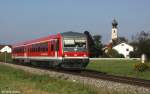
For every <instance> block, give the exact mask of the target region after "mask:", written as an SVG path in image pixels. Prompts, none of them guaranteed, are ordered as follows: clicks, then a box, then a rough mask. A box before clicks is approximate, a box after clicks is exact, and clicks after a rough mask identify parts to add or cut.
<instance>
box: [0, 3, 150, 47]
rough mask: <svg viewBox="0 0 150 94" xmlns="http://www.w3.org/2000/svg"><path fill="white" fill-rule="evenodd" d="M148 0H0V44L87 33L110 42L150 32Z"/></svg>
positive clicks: (104, 41) (149, 6) (149, 5)
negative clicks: (114, 29)
mask: <svg viewBox="0 0 150 94" xmlns="http://www.w3.org/2000/svg"><path fill="white" fill-rule="evenodd" d="M149 9H150V0H0V43H5V44H14V43H16V42H20V41H26V40H31V39H35V38H39V37H43V36H47V35H51V34H57V33H59V32H66V31H74V32H84V31H86V30H87V31H89V32H90V33H91V34H92V35H96V34H98V35H102V41H103V43H107V42H109V40H110V39H111V28H112V26H111V22H112V20H113V19H114V18H115V19H116V20H117V21H118V23H119V25H118V32H119V36H120V37H126V38H128V39H131V36H132V35H135V34H136V33H137V32H140V31H142V30H144V31H150V11H149Z"/></svg>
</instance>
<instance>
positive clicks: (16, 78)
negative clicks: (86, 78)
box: [0, 65, 96, 94]
mask: <svg viewBox="0 0 150 94" xmlns="http://www.w3.org/2000/svg"><path fill="white" fill-rule="evenodd" d="M9 90H11V91H19V92H21V93H20V94H96V92H95V91H94V90H91V89H89V88H88V87H86V86H85V85H82V84H79V83H73V82H69V81H65V80H60V79H57V78H51V77H49V76H47V75H34V74H30V73H27V72H24V71H22V70H18V69H14V68H11V67H7V66H4V65H0V93H1V92H2V91H9Z"/></svg>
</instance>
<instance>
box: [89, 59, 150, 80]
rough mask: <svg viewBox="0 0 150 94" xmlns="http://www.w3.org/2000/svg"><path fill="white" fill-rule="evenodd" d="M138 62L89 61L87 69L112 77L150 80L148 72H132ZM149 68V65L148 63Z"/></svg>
mask: <svg viewBox="0 0 150 94" xmlns="http://www.w3.org/2000/svg"><path fill="white" fill-rule="evenodd" d="M137 62H140V61H137V60H132V61H131V60H99V61H91V62H90V63H89V65H88V67H87V69H93V70H98V71H100V72H104V73H107V74H112V75H119V76H128V77H136V78H142V79H148V80H150V70H147V71H145V72H137V71H135V70H134V67H133V66H134V64H135V63H137ZM149 66H150V63H149Z"/></svg>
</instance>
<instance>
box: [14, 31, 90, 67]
mask: <svg viewBox="0 0 150 94" xmlns="http://www.w3.org/2000/svg"><path fill="white" fill-rule="evenodd" d="M12 49H13V52H12V58H13V61H18V62H20V61H21V62H25V63H29V62H37V63H44V62H46V63H47V64H48V66H50V67H57V68H65V69H84V68H85V67H86V66H87V64H88V63H89V53H88V45H87V38H86V36H85V35H84V34H83V33H77V32H64V33H58V34H56V35H49V36H47V37H42V38H38V39H34V40H30V41H25V42H21V43H16V44H14V45H13V46H12Z"/></svg>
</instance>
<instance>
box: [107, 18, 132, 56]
mask: <svg viewBox="0 0 150 94" xmlns="http://www.w3.org/2000/svg"><path fill="white" fill-rule="evenodd" d="M117 26H118V22H117V21H116V20H115V19H114V20H113V21H112V31H111V40H110V43H109V44H108V45H107V47H105V49H114V50H116V51H117V52H118V53H119V54H122V55H123V56H124V57H125V58H130V56H129V54H130V52H133V51H134V48H133V47H132V46H131V45H129V44H128V43H127V42H125V41H122V40H120V38H119V37H118V27H117ZM105 53H107V50H105Z"/></svg>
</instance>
